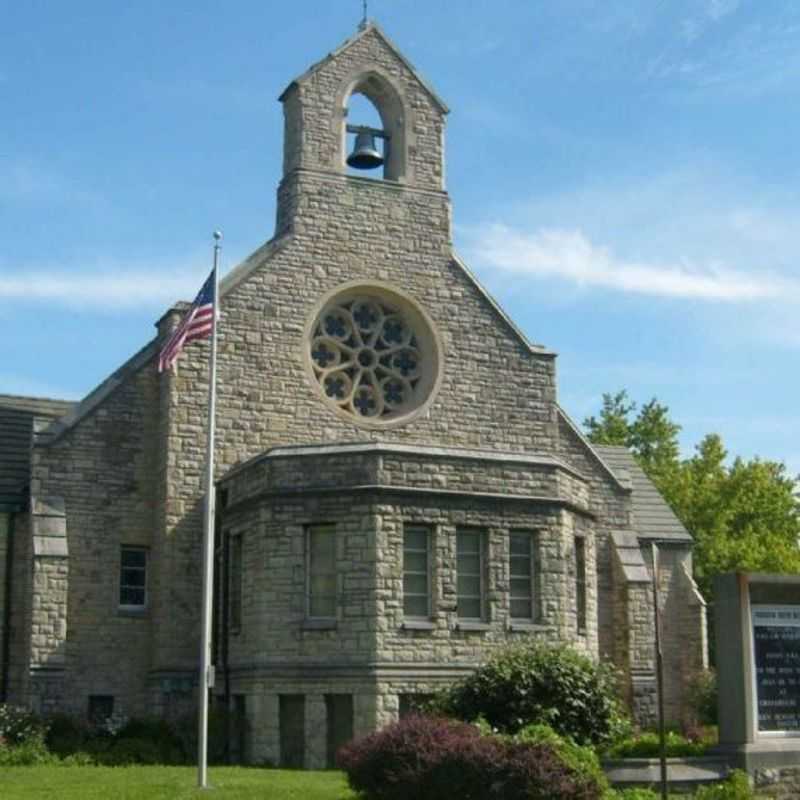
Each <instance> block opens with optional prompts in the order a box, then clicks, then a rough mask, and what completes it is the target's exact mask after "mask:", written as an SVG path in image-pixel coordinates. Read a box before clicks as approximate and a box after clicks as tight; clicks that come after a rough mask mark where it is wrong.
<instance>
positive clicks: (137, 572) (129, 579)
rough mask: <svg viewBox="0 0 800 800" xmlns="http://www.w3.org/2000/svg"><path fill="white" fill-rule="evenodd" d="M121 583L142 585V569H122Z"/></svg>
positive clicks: (143, 582) (143, 575)
mask: <svg viewBox="0 0 800 800" xmlns="http://www.w3.org/2000/svg"><path fill="white" fill-rule="evenodd" d="M122 583H123V585H124V586H144V585H145V572H144V570H143V569H124V570H122Z"/></svg>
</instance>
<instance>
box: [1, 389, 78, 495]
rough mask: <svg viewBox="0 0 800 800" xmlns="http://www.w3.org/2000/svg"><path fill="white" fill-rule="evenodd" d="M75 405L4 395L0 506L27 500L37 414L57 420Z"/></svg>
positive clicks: (39, 398) (37, 398)
mask: <svg viewBox="0 0 800 800" xmlns="http://www.w3.org/2000/svg"><path fill="white" fill-rule="evenodd" d="M73 405H74V403H72V402H69V401H67V400H50V399H48V398H44V397H17V396H15V395H8V394H0V505H3V504H9V505H19V504H20V503H22V502H23V501H24V499H25V488H26V486H27V484H28V481H29V479H30V448H31V434H32V430H33V420H34V417H50V418H52V419H56V418H58V417H60V416H62V415H63V414H66V413H67V412H68V411H69V410H70V409H71V408H72V407H73Z"/></svg>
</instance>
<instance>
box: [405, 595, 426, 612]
mask: <svg viewBox="0 0 800 800" xmlns="http://www.w3.org/2000/svg"><path fill="white" fill-rule="evenodd" d="M403 613H404V614H405V615H406V616H407V617H427V616H428V613H429V612H428V598H427V597H409V596H408V595H406V596H405V597H404V598H403Z"/></svg>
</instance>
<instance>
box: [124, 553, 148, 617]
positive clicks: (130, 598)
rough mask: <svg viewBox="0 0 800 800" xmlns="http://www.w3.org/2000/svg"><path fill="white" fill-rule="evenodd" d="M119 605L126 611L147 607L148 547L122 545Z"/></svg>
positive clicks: (140, 609)
mask: <svg viewBox="0 0 800 800" xmlns="http://www.w3.org/2000/svg"><path fill="white" fill-rule="evenodd" d="M119 565H120V569H119V607H120V608H121V609H123V610H126V611H142V610H144V609H145V608H147V548H145V547H134V546H129V545H122V549H121V551H120V560H119Z"/></svg>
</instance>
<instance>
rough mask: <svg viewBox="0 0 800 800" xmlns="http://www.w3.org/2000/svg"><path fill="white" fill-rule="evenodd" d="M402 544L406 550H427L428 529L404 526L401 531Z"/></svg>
mask: <svg viewBox="0 0 800 800" xmlns="http://www.w3.org/2000/svg"><path fill="white" fill-rule="evenodd" d="M403 546H404V547H405V548H406V549H408V550H427V549H428V531H427V530H424V529H419V528H406V529H405V530H404V531H403Z"/></svg>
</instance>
